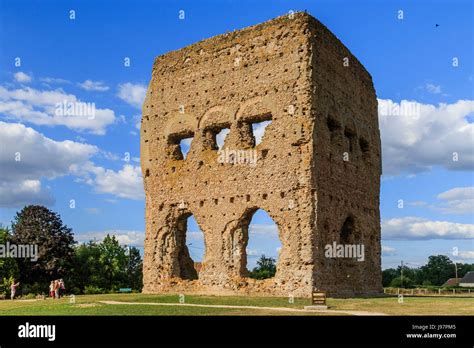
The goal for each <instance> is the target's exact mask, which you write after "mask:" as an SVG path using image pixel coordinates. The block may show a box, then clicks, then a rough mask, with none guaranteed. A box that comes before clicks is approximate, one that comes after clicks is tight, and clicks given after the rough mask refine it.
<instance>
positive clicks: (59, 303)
mask: <svg viewBox="0 0 474 348" xmlns="http://www.w3.org/2000/svg"><path fill="white" fill-rule="evenodd" d="M100 301H119V302H133V303H137V305H128V304H104V303H101V302H100ZM140 303H143V304H140ZM145 303H179V297H178V295H144V294H106V295H83V296H76V302H75V303H74V304H71V303H70V302H69V298H63V299H61V300H52V299H46V300H15V301H9V300H3V301H0V315H3V316H5V315H120V316H123V315H351V313H350V311H364V312H372V313H383V314H387V315H425V314H426V315H450V314H455V315H474V299H469V298H441V297H439V298H432V297H430V298H424V297H423V298H422V297H405V298H404V303H398V300H397V298H396V297H382V298H357V299H355V298H354V299H332V298H329V299H328V306H329V309H330V310H334V312H333V313H325V312H324V313H321V312H315V311H295V312H278V311H273V310H268V309H264V308H262V309H246V308H206V307H188V306H156V305H150V304H145ZM185 303H187V304H203V305H237V306H257V307H286V308H293V309H303V307H304V306H306V305H309V304H310V300H308V299H294V303H289V301H288V299H287V298H272V297H237V296H235V297H230V296H226V297H220V296H219V297H218V296H193V295H187V296H186V297H185ZM338 311H345V312H338Z"/></svg>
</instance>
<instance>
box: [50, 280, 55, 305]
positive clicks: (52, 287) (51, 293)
mask: <svg viewBox="0 0 474 348" xmlns="http://www.w3.org/2000/svg"><path fill="white" fill-rule="evenodd" d="M49 296H50V297H51V298H52V299H53V300H54V280H51V284H49Z"/></svg>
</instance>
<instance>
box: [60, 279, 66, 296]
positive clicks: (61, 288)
mask: <svg viewBox="0 0 474 348" xmlns="http://www.w3.org/2000/svg"><path fill="white" fill-rule="evenodd" d="M65 290H66V286H65V285H64V280H62V279H59V297H61V296H64V292H65Z"/></svg>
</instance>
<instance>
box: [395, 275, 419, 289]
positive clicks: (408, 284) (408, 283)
mask: <svg viewBox="0 0 474 348" xmlns="http://www.w3.org/2000/svg"><path fill="white" fill-rule="evenodd" d="M390 286H391V287H392V288H413V287H414V286H415V283H414V282H413V280H411V279H410V278H408V277H405V276H403V278H402V277H397V278H393V279H392V281H391V282H390Z"/></svg>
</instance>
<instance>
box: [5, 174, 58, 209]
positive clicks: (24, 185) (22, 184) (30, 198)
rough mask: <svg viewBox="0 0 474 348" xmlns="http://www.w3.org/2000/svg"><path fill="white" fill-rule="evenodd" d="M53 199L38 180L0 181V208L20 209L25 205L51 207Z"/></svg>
mask: <svg viewBox="0 0 474 348" xmlns="http://www.w3.org/2000/svg"><path fill="white" fill-rule="evenodd" d="M54 202H55V199H54V198H53V196H52V195H51V193H50V191H49V189H47V188H46V189H45V188H43V187H41V182H40V181H39V180H18V181H16V182H12V181H0V207H4V208H11V207H22V206H24V205H26V204H41V205H52V204H54Z"/></svg>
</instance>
